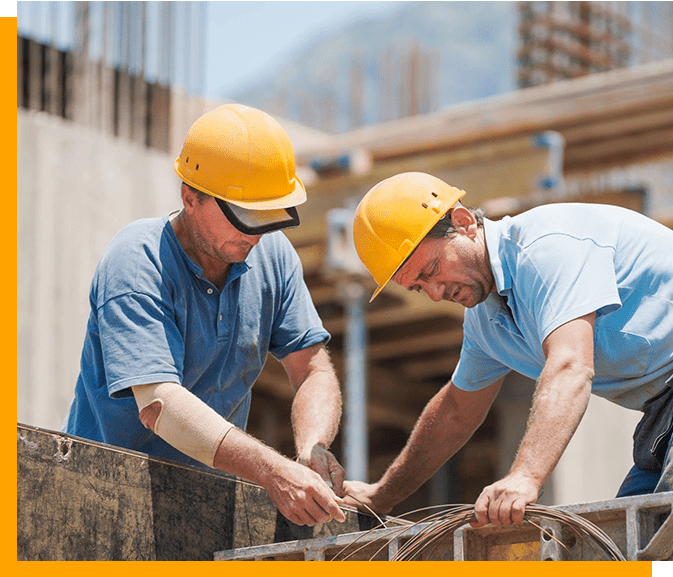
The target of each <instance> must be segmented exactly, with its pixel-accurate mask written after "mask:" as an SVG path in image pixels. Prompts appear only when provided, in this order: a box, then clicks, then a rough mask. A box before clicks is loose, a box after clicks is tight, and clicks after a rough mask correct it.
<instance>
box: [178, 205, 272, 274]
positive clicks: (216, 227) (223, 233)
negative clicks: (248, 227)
mask: <svg viewBox="0 0 673 577" xmlns="http://www.w3.org/2000/svg"><path fill="white" fill-rule="evenodd" d="M191 223H192V226H191V237H192V244H193V247H194V249H196V250H197V251H198V252H199V253H200V256H201V257H203V256H206V257H208V258H210V259H213V260H216V261H218V262H220V263H223V264H231V263H236V262H242V261H243V260H245V258H246V257H247V256H248V254H249V253H250V251H251V250H252V247H254V246H255V245H256V244H257V243H258V242H259V239H260V238H262V236H261V235H247V234H243V233H242V232H240V231H239V230H238V229H237V228H236V227H235V226H234V225H233V224H231V223H230V222H229V220H228V219H227V217H226V216H225V215H224V213H223V212H222V210H220V207H219V206H218V205H217V202H215V199H214V198H212V197H210V196H207V197H205V198H204V199H203V200H202V201H201V202H198V201H196V203H195V204H194V209H193V218H192V219H191Z"/></svg>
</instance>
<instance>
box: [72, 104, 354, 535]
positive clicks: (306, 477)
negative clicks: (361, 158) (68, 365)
mask: <svg viewBox="0 0 673 577" xmlns="http://www.w3.org/2000/svg"><path fill="white" fill-rule="evenodd" d="M175 172H176V173H177V175H178V176H179V177H180V179H181V181H182V184H181V186H180V194H181V197H182V204H183V207H182V209H181V210H180V211H176V212H174V213H172V214H170V215H166V216H164V217H162V218H151V219H144V220H140V221H137V222H134V223H132V224H130V225H128V226H126V227H125V228H123V229H122V230H121V231H120V232H119V233H118V234H117V235H116V236H115V238H114V239H113V240H112V242H111V243H110V245H109V247H108V248H107V250H106V252H105V254H104V255H103V257H102V259H101V260H100V262H99V263H98V266H97V268H96V272H95V275H94V278H93V282H92V285H91V291H90V305H91V313H90V317H89V321H88V326H87V331H86V338H85V342H84V348H83V353H82V358H81V372H80V374H79V378H78V380H77V384H76V389H75V397H74V400H73V402H72V404H71V407H70V410H69V414H68V416H67V418H66V421H65V424H64V431H65V432H67V433H71V434H73V435H78V436H81V437H85V438H89V439H93V440H96V441H101V442H105V443H109V444H113V445H117V446H121V447H127V448H129V449H134V450H137V451H142V452H145V453H148V454H150V455H155V456H158V457H163V458H167V459H170V460H173V461H178V462H183V463H188V464H190V465H197V466H203V465H206V466H208V467H212V468H215V469H219V470H221V471H225V472H228V473H231V474H234V475H237V476H240V477H243V478H245V479H248V480H251V481H253V482H256V483H258V484H259V485H261V486H262V487H264V488H265V489H266V490H267V491H268V493H269V494H270V496H271V498H272V500H273V501H274V503H275V504H276V506H277V507H278V509H279V510H280V512H281V513H282V514H283V515H284V516H285V517H286V518H288V519H289V520H290V521H293V522H294V523H296V524H298V525H314V524H316V523H319V522H326V521H329V520H331V519H336V520H338V521H344V520H345V517H344V514H343V512H342V511H341V509H340V508H339V505H340V504H341V501H340V499H339V498H338V497H336V495H335V493H334V492H333V489H334V490H337V491H338V490H339V489H341V486H342V481H343V477H344V471H343V468H342V467H341V465H339V463H338V462H337V460H336V458H335V457H334V456H333V455H332V453H330V452H329V450H328V449H329V446H330V443H331V442H332V441H333V439H334V436H335V435H336V432H337V429H338V425H339V419H340V416H341V393H340V389H339V384H338V382H337V378H336V376H335V373H334V370H333V367H332V365H331V362H330V359H329V356H328V352H327V350H326V348H325V343H326V341H327V340H328V338H329V334H328V333H327V332H326V331H325V329H324V328H323V326H322V323H321V321H320V318H319V317H318V314H317V312H316V310H315V307H314V305H313V303H312V302H311V298H310V294H309V292H308V289H307V287H306V285H305V283H304V280H303V273H302V267H301V263H300V261H299V258H298V256H297V254H296V252H295V251H294V249H293V248H292V246H291V244H290V242H289V241H288V240H287V238H286V237H285V235H284V234H283V233H282V232H278V231H280V230H281V229H284V228H288V227H293V226H297V225H299V218H298V214H297V209H296V208H295V207H296V206H297V205H299V204H301V203H303V202H304V201H305V200H306V191H305V189H304V185H303V184H302V183H301V181H300V179H299V178H298V177H297V175H296V173H295V161H294V153H293V150H292V146H291V144H290V140H289V137H288V136H287V134H286V133H285V131H284V130H283V128H282V127H281V126H280V124H279V123H278V122H276V121H275V120H274V119H273V118H272V117H271V116H269V115H268V114H266V113H264V112H262V111H259V110H256V109H254V108H249V107H246V106H242V105H238V104H228V105H225V106H220V107H219V108H216V109H215V110H213V111H211V112H208V113H206V114H204V115H203V116H201V117H200V118H199V119H198V120H197V121H196V122H195V123H194V124H193V125H192V127H191V128H190V130H189V132H188V134H187V137H186V139H185V142H184V145H183V148H182V152H181V153H180V156H179V157H178V158H177V159H176V161H175ZM267 353H271V354H272V355H274V356H275V357H276V358H277V359H279V360H280V362H281V363H282V365H283V367H284V369H285V371H286V372H287V375H288V377H289V381H290V384H291V386H292V387H293V389H294V400H293V403H292V425H293V430H294V434H295V444H296V451H297V461H298V462H295V461H292V460H290V459H288V458H286V457H284V456H282V455H280V454H279V453H277V452H276V451H274V450H272V449H271V448H269V447H267V446H266V445H264V444H263V443H262V442H260V441H258V440H257V439H254V438H253V437H251V436H249V435H247V434H246V433H245V432H244V430H245V427H246V423H247V418H248V410H249V407H250V399H251V394H252V393H251V389H252V386H253V384H254V382H255V380H256V379H257V377H258V375H259V374H260V372H261V370H262V367H263V366H264V363H265V360H266V357H267Z"/></svg>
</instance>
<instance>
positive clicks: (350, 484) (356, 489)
mask: <svg viewBox="0 0 673 577" xmlns="http://www.w3.org/2000/svg"><path fill="white" fill-rule="evenodd" d="M343 490H344V493H345V496H344V498H343V503H344V505H351V506H353V507H358V508H359V509H362V510H363V511H367V512H370V511H374V512H375V513H378V514H379V515H386V514H388V513H390V511H391V510H392V508H393V506H394V503H393V504H388V503H384V502H383V501H382V499H381V498H380V493H379V484H378V483H371V484H370V483H363V482H362V481H344V484H343Z"/></svg>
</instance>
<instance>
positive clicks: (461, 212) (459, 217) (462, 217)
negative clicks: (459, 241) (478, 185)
mask: <svg viewBox="0 0 673 577" xmlns="http://www.w3.org/2000/svg"><path fill="white" fill-rule="evenodd" d="M451 222H452V223H453V224H454V226H455V227H456V228H457V229H458V231H459V232H460V231H463V232H464V233H465V234H467V235H468V236H469V237H470V238H472V237H473V236H474V235H476V233H477V228H478V227H477V221H476V220H475V218H474V216H472V213H471V212H470V211H469V210H468V209H467V208H465V207H464V206H456V207H455V208H454V209H453V210H452V211H451Z"/></svg>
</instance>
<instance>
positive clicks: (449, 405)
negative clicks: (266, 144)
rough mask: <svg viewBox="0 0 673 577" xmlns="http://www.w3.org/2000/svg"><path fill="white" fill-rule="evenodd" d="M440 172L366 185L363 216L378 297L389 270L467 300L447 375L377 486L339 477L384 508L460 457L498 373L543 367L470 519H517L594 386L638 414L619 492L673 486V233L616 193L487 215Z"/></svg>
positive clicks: (361, 227)
mask: <svg viewBox="0 0 673 577" xmlns="http://www.w3.org/2000/svg"><path fill="white" fill-rule="evenodd" d="M464 194H465V193H464V192H463V191H462V190H458V189H457V188H454V187H452V186H449V185H448V184H446V183H445V182H443V181H441V180H439V179H438V178H435V177H434V176H431V175H428V174H423V173H404V174H399V175H396V176H393V177H392V178H388V179H386V180H384V181H382V182H380V183H379V184H378V185H376V186H375V187H373V188H372V189H371V190H370V191H369V192H368V193H367V194H366V195H365V196H364V198H363V199H362V201H361V202H360V205H359V206H358V208H357V211H356V214H355V220H354V225H353V227H354V228H353V234H354V240H355V245H356V248H357V251H358V254H359V256H360V258H361V260H362V261H363V263H364V264H365V266H366V267H367V269H368V270H369V272H370V273H371V274H372V276H373V277H374V280H375V281H376V282H377V284H378V288H377V289H376V292H375V293H374V296H373V297H372V299H373V298H374V297H376V295H377V294H378V293H379V292H380V291H381V290H382V289H383V287H384V286H385V285H386V284H387V283H388V282H389V281H390V280H393V281H394V282H395V283H397V284H399V285H401V286H402V287H405V288H406V289H408V290H411V291H423V292H425V293H426V294H427V295H428V296H429V297H430V298H431V299H432V300H433V301H435V302H440V301H442V300H447V301H453V302H457V303H460V304H462V305H463V306H465V307H466V311H465V318H464V337H463V345H462V351H461V355H460V360H459V363H458V366H457V367H456V369H455V372H454V374H453V376H452V378H451V380H450V381H449V382H448V383H447V384H446V385H445V386H444V387H443V388H442V389H441V390H440V391H439V392H438V393H437V394H436V395H435V396H434V397H433V398H432V399H431V400H430V402H429V403H428V405H427V406H426V407H425V409H424V411H423V412H422V414H421V416H420V418H419V420H418V422H417V423H416V426H415V427H414V430H413V432H412V434H411V436H410V438H409V440H408V442H407V444H406V446H405V448H404V449H403V450H402V452H401V453H400V455H399V456H398V457H397V458H396V459H395V461H394V462H393V463H392V465H391V466H390V467H389V469H388V470H387V471H386V472H385V474H384V475H383V477H382V478H381V479H380V480H379V481H378V482H376V483H373V484H366V483H360V482H357V481H346V482H345V483H344V489H345V491H346V493H347V494H348V495H350V496H352V497H354V499H352V500H351V499H348V498H347V499H346V500H345V502H347V503H349V504H353V505H358V503H363V504H366V505H368V506H370V507H371V508H372V509H374V510H375V511H377V512H380V513H387V512H389V511H390V510H391V509H392V507H393V506H394V505H395V504H397V503H399V502H400V501H401V500H402V499H404V498H405V497H407V496H408V495H410V494H411V493H412V492H413V491H415V490H416V489H417V488H418V487H419V486H420V485H421V484H422V483H423V482H424V481H426V480H427V479H428V478H429V477H430V476H431V475H432V474H433V473H434V472H435V471H436V470H437V469H438V468H439V467H440V466H441V465H442V464H443V463H444V462H445V461H446V460H447V459H449V458H450V457H451V456H452V455H454V454H455V453H456V452H457V451H458V450H459V449H460V448H461V447H462V446H463V444H464V443H465V442H466V441H467V440H468V439H469V438H470V437H471V436H472V434H473V433H474V431H475V430H476V429H477V427H479V425H480V424H481V423H482V422H483V420H484V418H485V416H486V414H487V412H488V410H489V408H490V406H491V404H492V403H493V401H494V399H495V397H496V395H497V394H498V391H499V390H500V387H501V385H502V382H503V379H504V378H505V376H506V375H507V374H508V373H509V372H510V371H517V372H519V373H521V374H523V375H525V376H528V377H529V378H532V379H535V380H536V381H537V382H536V391H535V395H534V398H533V405H532V408H531V412H530V417H529V421H528V425H527V430H526V433H525V435H524V437H523V440H522V442H521V445H520V447H519V450H518V453H517V455H516V458H515V460H514V463H513V465H512V467H511V469H510V472H509V474H508V475H507V476H505V477H504V478H503V479H501V480H499V481H497V482H495V483H493V484H492V485H489V486H488V487H486V488H484V489H483V491H482V492H481V494H480V496H479V498H478V499H477V501H476V503H475V516H476V521H475V522H474V526H481V525H484V524H486V523H489V522H490V523H493V524H496V525H500V524H504V525H509V524H512V523H518V522H521V521H522V519H523V515H524V509H525V506H526V505H527V504H529V503H533V502H535V500H536V499H537V497H538V493H539V491H540V489H541V487H542V484H543V483H544V482H545V480H546V479H547V478H548V477H549V475H550V474H551V472H552V470H553V469H554V467H555V466H556V464H557V462H558V460H559V458H560V457H561V454H562V453H563V451H564V450H565V448H566V446H567V444H568V442H569V441H570V439H571V437H572V435H573V434H574V432H575V429H576V428H577V425H578V424H579V422H580V420H581V419H582V416H583V414H584V411H585V409H586V407H587V403H588V401H589V395H590V393H592V392H593V393H595V394H597V395H600V396H602V397H605V398H607V399H609V400H611V401H614V402H615V403H617V404H619V405H621V406H624V407H627V408H630V409H635V410H640V411H643V413H644V415H643V418H642V421H641V422H640V424H639V425H638V427H637V429H636V432H635V434H634V461H635V465H634V467H633V469H632V470H631V471H630V472H629V474H628V476H627V478H626V479H625V481H624V483H623V484H622V486H621V488H620V490H619V494H618V496H626V495H633V494H641V493H648V492H655V491H656V492H658V491H671V490H673V447H672V445H671V429H672V428H673V389H672V388H671V386H669V385H670V383H671V382H672V381H673V379H672V377H673V231H671V230H670V229H668V228H666V227H665V226H663V225H661V224H659V223H657V222H655V221H653V220H650V219H648V218H646V217H645V216H643V215H641V214H638V213H636V212H633V211H629V210H626V209H624V208H620V207H614V206H600V205H590V204H556V205H547V206H540V207H537V208H534V209H532V210H529V211H527V212H525V213H523V214H520V215H518V216H515V217H512V218H510V217H505V218H503V219H502V220H500V221H497V222H494V221H490V220H488V219H486V218H484V217H483V211H482V210H481V209H468V208H466V207H464V206H462V205H461V203H460V202H459V201H460V199H461V198H462V197H463V195H464Z"/></svg>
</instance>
